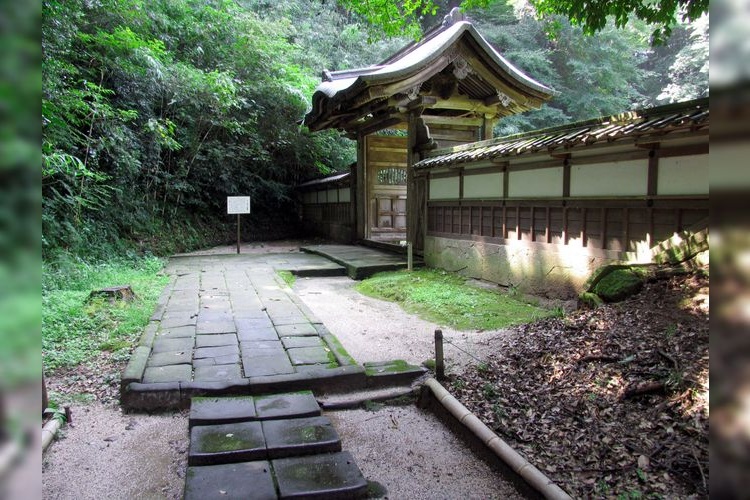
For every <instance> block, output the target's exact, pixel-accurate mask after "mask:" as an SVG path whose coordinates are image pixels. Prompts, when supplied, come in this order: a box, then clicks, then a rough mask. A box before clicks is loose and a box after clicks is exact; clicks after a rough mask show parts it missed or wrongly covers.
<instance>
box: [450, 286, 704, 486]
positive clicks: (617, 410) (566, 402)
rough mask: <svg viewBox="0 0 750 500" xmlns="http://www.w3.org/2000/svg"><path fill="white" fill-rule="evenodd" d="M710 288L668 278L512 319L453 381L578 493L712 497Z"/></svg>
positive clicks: (482, 414)
mask: <svg viewBox="0 0 750 500" xmlns="http://www.w3.org/2000/svg"><path fill="white" fill-rule="evenodd" d="M708 290H709V280H708V277H706V276H705V274H703V273H699V274H690V275H683V276H672V277H670V278H668V279H658V280H654V281H652V282H650V283H647V284H646V286H645V287H644V289H643V291H642V292H641V293H640V294H638V295H636V296H634V297H631V298H630V299H627V300H625V301H623V302H620V303H617V304H609V305H604V306H602V307H599V308H597V309H594V310H579V311H576V312H574V313H572V314H569V315H568V316H567V317H565V318H547V319H543V320H540V321H537V322H534V323H531V324H527V325H522V326H518V327H514V328H512V329H510V335H504V336H503V338H501V339H497V341H493V342H490V345H489V349H490V350H491V352H490V354H489V355H488V357H487V361H486V362H483V363H479V364H476V365H473V366H470V367H468V368H467V369H466V370H465V372H464V373H462V374H461V375H453V376H452V377H451V379H452V380H451V381H450V384H449V385H450V390H451V392H452V393H453V394H454V395H455V396H456V397H457V398H458V399H459V400H460V401H461V402H462V403H463V404H464V405H465V406H466V407H467V408H468V409H469V410H471V411H472V412H474V414H475V415H477V417H479V418H480V419H481V420H482V421H483V422H485V423H486V424H487V425H488V426H489V427H491V428H492V429H493V430H494V431H495V432H497V433H498V434H499V435H500V436H501V437H502V438H503V439H505V440H506V441H507V442H508V443H509V444H510V445H511V446H512V447H514V448H515V449H517V450H518V451H519V452H520V453H521V454H522V455H524V456H525V457H526V458H527V459H528V460H529V461H530V462H531V463H533V464H534V465H535V466H536V467H537V468H539V469H540V470H542V471H543V472H544V473H545V474H547V475H548V477H550V479H552V480H553V481H555V482H557V483H558V484H559V485H560V486H561V487H562V488H563V489H565V490H566V491H568V492H569V493H570V494H571V495H573V496H574V497H613V498H617V497H620V498H631V497H632V498H640V497H641V496H643V497H648V496H657V497H665V498H678V497H679V498H691V497H693V498H705V497H707V496H708V489H707V484H708V476H709V470H708V417H709V407H708V326H709V310H708V309H709V308H708V304H709V303H708ZM507 332H508V331H506V333H507Z"/></svg>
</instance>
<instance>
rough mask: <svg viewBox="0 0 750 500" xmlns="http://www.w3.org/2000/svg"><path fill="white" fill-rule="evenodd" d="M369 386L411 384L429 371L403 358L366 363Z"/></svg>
mask: <svg viewBox="0 0 750 500" xmlns="http://www.w3.org/2000/svg"><path fill="white" fill-rule="evenodd" d="M364 367H365V375H366V376H367V386H368V387H371V388H377V387H391V386H396V385H401V386H409V385H410V384H411V383H412V382H414V381H415V380H416V379H418V378H419V377H421V376H422V375H424V374H425V373H427V369H426V368H424V367H422V366H416V365H411V364H409V363H407V362H406V361H404V360H402V359H396V360H392V361H378V362H372V363H364Z"/></svg>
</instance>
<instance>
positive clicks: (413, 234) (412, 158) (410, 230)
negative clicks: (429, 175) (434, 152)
mask: <svg viewBox="0 0 750 500" xmlns="http://www.w3.org/2000/svg"><path fill="white" fill-rule="evenodd" d="M420 114H421V110H413V111H410V112H409V123H408V129H407V130H408V132H407V138H406V206H407V208H406V239H407V241H409V242H413V243H417V242H418V241H419V240H420V239H421V238H419V237H418V234H417V232H418V231H419V230H420V228H419V227H417V221H418V220H419V216H418V213H419V211H420V210H422V207H421V206H420V203H419V201H420V200H419V193H418V192H417V181H416V178H415V176H414V164H415V163H416V162H417V161H419V158H418V157H417V153H416V152H415V148H416V146H417V127H418V126H419V125H420V124H419V123H418V121H419V120H420V119H421V118H420V117H419V115H420ZM416 250H422V249H421V248H419V247H418V246H417V248H416Z"/></svg>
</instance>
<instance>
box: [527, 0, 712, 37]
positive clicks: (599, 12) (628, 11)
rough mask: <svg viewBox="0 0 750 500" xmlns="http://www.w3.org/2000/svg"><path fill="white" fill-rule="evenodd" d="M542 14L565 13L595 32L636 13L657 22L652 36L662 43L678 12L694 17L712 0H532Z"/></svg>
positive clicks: (686, 17) (623, 22)
mask: <svg viewBox="0 0 750 500" xmlns="http://www.w3.org/2000/svg"><path fill="white" fill-rule="evenodd" d="M531 3H532V4H533V5H534V7H535V8H536V10H537V12H539V14H540V15H542V16H545V15H563V16H566V17H567V18H568V19H569V20H570V21H571V22H572V23H573V24H576V25H580V26H581V28H582V29H583V31H584V33H586V34H589V35H590V34H594V33H596V32H598V31H601V30H603V29H604V28H605V26H607V23H608V22H609V21H611V22H614V25H615V26H616V27H618V28H622V27H624V26H626V25H627V24H628V23H629V22H630V21H631V20H632V18H631V16H635V17H636V18H637V19H640V20H642V21H644V22H646V23H648V24H651V25H653V26H654V30H653V32H652V40H653V42H654V43H657V44H658V43H661V42H663V41H664V40H665V39H666V38H668V37H669V35H670V34H671V32H672V29H673V28H674V26H675V25H676V24H677V16H678V15H680V16H681V17H682V19H683V20H688V21H693V20H696V19H698V18H699V17H701V16H702V15H703V14H705V13H706V12H708V0H685V1H683V2H675V1H658V2H645V1H639V2H633V1H630V0H614V1H609V2H587V1H585V0H531Z"/></svg>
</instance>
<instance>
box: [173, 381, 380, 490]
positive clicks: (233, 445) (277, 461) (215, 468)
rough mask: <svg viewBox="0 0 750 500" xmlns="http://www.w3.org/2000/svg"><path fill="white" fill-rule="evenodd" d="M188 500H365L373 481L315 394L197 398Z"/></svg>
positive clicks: (193, 405)
mask: <svg viewBox="0 0 750 500" xmlns="http://www.w3.org/2000/svg"><path fill="white" fill-rule="evenodd" d="M189 422H190V450H189V456H188V465H189V466H188V470H187V473H186V475H185V493H184V498H185V499H186V500H191V499H196V500H203V499H206V498H238V499H239V498H243V499H275V498H361V496H362V494H363V493H365V491H366V489H367V481H366V480H365V478H364V477H363V476H362V472H361V471H360V469H359V467H357V464H356V462H355V460H354V457H353V456H352V455H351V454H350V453H348V452H346V451H342V450H341V448H342V445H341V438H340V437H339V434H338V432H337V431H336V429H335V428H334V426H333V424H332V423H331V421H330V419H329V418H328V417H327V416H323V415H322V414H321V410H320V406H319V405H318V403H317V402H316V400H315V397H314V396H313V394H312V393H311V392H310V391H301V392H296V393H284V394H275V395H269V396H260V397H253V396H243V397H231V398H193V400H192V403H191V406H190V421H189Z"/></svg>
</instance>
